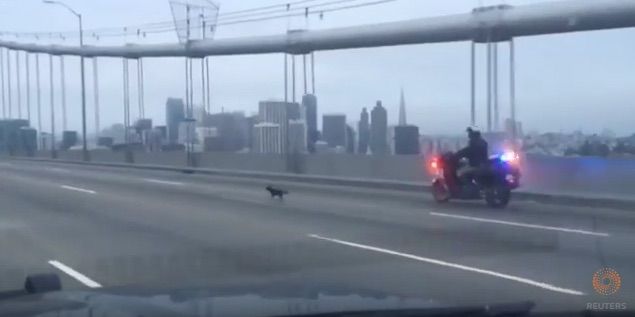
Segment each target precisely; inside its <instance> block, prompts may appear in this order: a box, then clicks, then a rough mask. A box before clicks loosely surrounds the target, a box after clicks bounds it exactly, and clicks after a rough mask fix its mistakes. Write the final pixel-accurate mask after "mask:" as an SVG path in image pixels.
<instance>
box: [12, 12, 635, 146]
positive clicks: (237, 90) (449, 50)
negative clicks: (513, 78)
mask: <svg viewBox="0 0 635 317" xmlns="http://www.w3.org/2000/svg"><path fill="white" fill-rule="evenodd" d="M504 2H505V3H507V4H512V5H523V4H529V3H534V2H536V1H528V0H525V1H504ZM67 3H68V4H69V5H71V6H72V7H74V8H75V9H77V10H78V11H80V12H82V13H83V15H84V19H85V28H86V29H88V30H90V29H94V28H98V27H108V26H123V25H139V24H143V23H148V22H156V21H170V20H171V19H172V16H171V11H170V6H169V4H168V1H157V0H135V1H124V0H108V1H106V0H91V1H80V0H69V1H67ZM217 3H219V4H220V8H221V11H220V12H221V15H222V14H223V12H230V11H235V10H240V9H244V8H251V7H254V6H258V5H263V4H270V2H266V3H264V2H263V1H259V0H240V1H228V0H221V1H217ZM495 3H499V2H494V1H476V0H460V1H458V0H457V1H421V0H397V1H392V2H386V3H384V4H380V5H376V6H371V7H365V8H359V9H355V10H351V11H346V10H343V11H339V12H331V13H326V14H324V16H323V18H322V19H320V18H319V16H317V15H312V16H311V17H310V18H309V20H308V22H306V21H305V19H304V17H299V18H293V19H278V20H272V21H263V22H257V23H243V24H237V25H227V26H223V25H221V26H219V27H218V29H217V33H216V37H217V38H231V37H242V36H251V35H263V34H279V33H283V32H286V29H287V28H288V27H289V28H292V29H293V28H305V27H306V26H307V24H308V27H309V28H310V29H323V28H332V27H339V26H349V25H360V24H368V23H379V22H385V21H397V20H406V19H413V18H419V17H429V16H438V15H446V14H453V13H464V12H468V11H470V10H471V9H472V8H473V7H476V6H479V5H491V4H495ZM122 7H125V8H127V9H126V10H121V8H122ZM0 9H1V11H2V13H1V15H0V16H1V17H2V21H1V22H0V29H2V30H5V31H20V32H26V31H45V32H49V31H50V32H53V33H52V35H51V38H46V37H44V38H40V39H39V40H36V39H34V38H16V37H12V36H6V35H4V36H3V39H5V40H11V41H20V42H38V43H57V44H66V45H76V39H75V38H73V39H71V38H69V39H66V40H62V39H61V38H60V37H59V36H56V33H55V32H56V31H72V30H75V29H76V21H75V19H72V18H71V17H69V15H68V12H65V11H64V10H62V9H61V8H54V7H50V6H47V5H46V4H43V3H42V2H41V1H36V0H20V1H17V0H16V1H2V2H0ZM129 33H130V34H129V35H128V36H125V37H112V38H100V39H99V40H97V39H96V37H93V36H91V34H90V33H88V34H86V39H87V43H88V44H89V45H120V44H123V43H125V42H129V43H165V42H176V41H177V38H176V35H175V34H174V33H161V34H149V35H147V36H146V37H145V38H143V37H139V36H137V34H136V33H135V31H134V30H129ZM634 35H635V30H632V29H628V30H611V31H595V32H585V33H584V34H582V33H580V34H565V35H548V36H540V37H524V38H519V39H517V40H516V45H517V47H516V49H517V55H516V58H517V86H516V87H517V105H518V119H519V120H520V121H522V122H523V126H524V130H525V131H527V132H529V131H540V132H547V131H554V132H558V131H564V132H570V131H574V130H578V129H579V130H582V131H583V132H585V133H599V132H600V131H602V130H603V129H605V128H610V129H611V130H613V131H614V132H615V133H617V134H618V135H630V134H632V133H633V132H635V129H633V125H632V118H633V115H635V111H634V110H633V103H634V100H635V89H633V87H635V71H633V70H634V69H635V60H634V59H633V58H632V57H633V56H635V42H632V41H630V42H629V41H627V40H626V39H632V38H635V37H634ZM469 45H470V44H469V43H467V42H461V43H450V44H433V45H410V46H398V47H386V48H372V49H356V50H344V51H328V52H317V53H316V56H315V57H316V69H315V72H316V95H317V97H318V111H319V113H320V115H318V118H320V120H321V114H323V113H331V112H341V113H345V114H346V116H347V121H348V122H349V123H351V124H352V125H355V124H356V123H357V121H358V120H359V114H360V111H361V109H362V107H367V108H369V109H370V108H372V107H373V106H374V104H375V102H376V101H377V100H382V101H383V104H384V106H385V107H386V109H387V111H388V122H389V124H395V123H397V119H398V106H399V94H400V89H401V88H403V89H404V91H405V98H406V106H407V111H408V121H409V122H408V123H410V124H414V125H417V126H419V127H420V131H421V133H422V134H458V133H461V132H462V131H463V129H464V128H465V126H466V125H467V124H468V122H469V103H470V99H469V97H470V95H469V91H470V90H469V89H470V81H469V80H470V77H469V74H470V73H469V71H470V68H469V61H470V60H469V57H470V55H469V54H470V49H469ZM484 52H485V50H484V47H480V48H479V51H478V56H477V57H478V58H479V62H480V64H479V65H478V70H477V71H478V76H479V77H478V78H479V87H478V90H477V92H478V109H479V115H478V122H479V125H481V126H484V125H485V121H484V120H485V97H486V96H485V67H484V65H485V64H484V63H485V54H484ZM507 54H508V51H507V45H506V44H499V55H500V69H499V70H500V74H501V75H500V88H499V89H500V90H499V93H500V105H501V109H502V112H501V120H503V119H504V118H506V117H508V108H509V107H508V96H509V93H508V84H507V77H508V68H507V58H508V55H507ZM66 59H67V61H66V64H67V66H66V68H67V70H66V72H67V76H66V77H67V78H66V81H67V82H66V84H67V90H68V91H67V100H68V109H69V129H74V130H79V129H80V127H81V123H80V120H79V119H80V116H79V109H80V89H79V76H77V74H78V73H79V66H78V65H79V63H78V59H77V58H73V57H66ZM42 63H43V67H44V69H45V70H48V59H44V58H42ZM144 63H145V84H144V86H145V104H146V113H147V116H148V117H150V118H152V119H153V120H154V121H155V124H164V123H165V102H166V99H167V98H168V97H178V98H182V97H183V94H184V91H185V88H184V79H183V78H184V71H183V60H182V59H174V58H162V59H146V60H145V61H144ZM194 65H195V68H197V69H198V66H197V65H198V64H197V63H195V64H194ZM298 65H301V58H300V57H298ZM56 66H57V65H56ZM100 67H101V68H100V74H99V76H100V89H101V91H100V98H101V103H102V115H101V120H102V124H101V126H102V127H106V126H108V125H111V124H113V123H118V122H121V121H122V120H123V119H122V118H123V107H122V98H123V97H122V79H121V78H122V73H121V60H120V59H111V58H101V59H100ZM282 67H283V56H282V55H281V54H267V55H259V56H227V57H214V58H212V59H211V69H212V71H211V72H212V83H211V86H212V88H211V89H212V91H211V92H212V102H211V106H212V111H213V112H220V111H221V110H224V111H244V112H245V113H246V114H247V115H249V114H251V113H255V112H257V111H258V102H259V101H261V100H267V99H272V98H273V99H283V96H284V90H283V71H282ZM88 72H89V73H88V76H89V78H92V77H90V76H92V74H91V72H92V70H91V69H90V67H89V69H88ZM43 74H46V73H43ZM194 74H195V79H194V80H195V83H198V82H200V81H199V80H198V79H197V76H198V75H200V71H195V72H194ZM131 76H132V78H133V82H132V89H131V100H132V105H131V108H132V114H131V117H132V118H133V119H136V118H137V117H138V115H137V110H136V104H135V102H136V86H135V84H136V81H135V80H134V78H136V74H135V73H134V70H133V73H132V75H131ZM23 80H24V79H23ZM43 80H48V78H46V77H44V79H43ZM297 87H298V88H297V89H298V96H301V93H302V79H301V67H299V68H298V80H297ZM89 88H91V89H90V90H89V94H92V86H91V85H89ZM194 88H195V91H194V94H195V96H194V100H195V103H199V102H197V100H200V97H199V96H200V85H196V84H195V87H194ZM14 89H15V88H14ZM22 89H24V86H22ZM42 94H43V96H45V97H44V101H43V103H44V104H45V105H47V106H46V107H44V108H43V116H45V117H47V116H48V104H49V101H48V85H47V84H44V85H43V90H42ZM59 95H60V94H59V92H56V96H57V97H58V98H59ZM299 99H300V97H298V100H299ZM57 103H58V105H59V100H58V101H57ZM89 112H91V113H92V103H89ZM598 118H603V119H602V120H598ZM90 125H92V121H91V122H90V123H89V131H92V128H91V127H90ZM48 126H49V122H48V120H45V122H44V123H43V128H44V129H48ZM319 126H321V123H320V124H319Z"/></svg>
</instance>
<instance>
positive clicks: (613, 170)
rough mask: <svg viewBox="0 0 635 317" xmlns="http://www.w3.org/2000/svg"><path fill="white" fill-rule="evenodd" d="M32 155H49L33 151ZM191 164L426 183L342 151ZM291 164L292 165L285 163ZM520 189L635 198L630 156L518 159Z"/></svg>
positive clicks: (182, 159) (116, 157) (169, 161)
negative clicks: (618, 157)
mask: <svg viewBox="0 0 635 317" xmlns="http://www.w3.org/2000/svg"><path fill="white" fill-rule="evenodd" d="M132 154H133V159H134V160H133V162H134V163H135V164H142V165H161V166H171V167H178V168H181V169H182V168H185V167H187V159H186V154H185V153H184V152H159V153H146V152H134V153H132ZM58 156H59V159H63V160H70V161H79V160H81V152H80V151H67V152H59V153H58ZM90 156H91V160H92V161H94V162H102V163H104V162H107V163H126V162H127V161H126V160H125V153H121V152H111V151H92V152H91V155H90ZM36 157H44V158H47V157H50V152H48V151H45V152H38V153H36ZM195 158H196V160H195V162H196V166H197V167H199V168H209V169H215V170H229V171H247V172H263V173H287V172H289V171H291V172H293V173H294V174H299V175H315V176H330V177H346V178H354V179H365V180H369V179H372V180H379V181H397V182H413V183H425V182H427V181H429V178H430V177H429V175H428V174H427V172H426V170H425V166H424V158H423V157H421V156H365V155H364V156H362V155H347V154H318V155H298V156H294V157H291V158H289V161H288V160H287V158H286V157H285V156H282V155H265V154H254V153H245V154H241V153H220V152H213V153H197V154H196V155H195ZM289 162H291V163H293V164H289V165H288V163H289ZM521 166H522V170H523V176H522V180H521V184H522V190H524V191H526V192H532V193H536V194H538V193H542V194H556V195H573V196H588V197H596V198H599V197H603V198H619V199H631V197H635V160H633V159H613V158H608V159H607V158H595V157H548V156H536V155H530V156H527V157H525V158H523V160H522V162H521Z"/></svg>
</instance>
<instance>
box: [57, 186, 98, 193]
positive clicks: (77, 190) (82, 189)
mask: <svg viewBox="0 0 635 317" xmlns="http://www.w3.org/2000/svg"><path fill="white" fill-rule="evenodd" d="M60 187H62V188H64V189H68V190H74V191H76V192H81V193H86V194H92V195H94V194H97V192H96V191H94V190H90V189H84V188H79V187H73V186H67V185H61V186H60Z"/></svg>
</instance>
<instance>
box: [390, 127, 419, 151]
mask: <svg viewBox="0 0 635 317" xmlns="http://www.w3.org/2000/svg"><path fill="white" fill-rule="evenodd" d="M419 150H420V148H419V127H417V126H414V125H399V126H396V127H395V154H397V155H417V154H419V152H420V151H419Z"/></svg>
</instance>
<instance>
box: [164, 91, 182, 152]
mask: <svg viewBox="0 0 635 317" xmlns="http://www.w3.org/2000/svg"><path fill="white" fill-rule="evenodd" d="M184 119H185V105H184V104H183V99H177V98H168V101H167V102H166V104H165V124H166V125H167V129H168V143H169V144H175V143H177V141H178V139H179V125H180V123H181V121H183V120H184Z"/></svg>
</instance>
